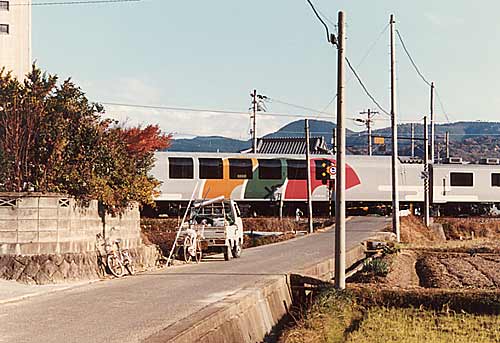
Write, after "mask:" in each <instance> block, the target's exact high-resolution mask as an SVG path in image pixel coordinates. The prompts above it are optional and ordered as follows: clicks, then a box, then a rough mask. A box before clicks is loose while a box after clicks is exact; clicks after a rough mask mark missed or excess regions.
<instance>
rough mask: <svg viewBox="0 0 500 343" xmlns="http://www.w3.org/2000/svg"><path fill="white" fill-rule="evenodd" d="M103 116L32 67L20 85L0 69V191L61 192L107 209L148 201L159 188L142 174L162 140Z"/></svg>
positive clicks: (157, 133) (67, 84) (154, 130)
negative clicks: (94, 201) (93, 202)
mask: <svg viewBox="0 0 500 343" xmlns="http://www.w3.org/2000/svg"><path fill="white" fill-rule="evenodd" d="M103 115H104V108H103V107H102V106H101V105H99V104H96V103H91V102H89V100H88V99H87V98H86V96H85V94H84V93H83V92H82V90H81V89H80V88H79V87H77V86H76V85H75V84H74V83H73V82H72V81H71V80H66V81H64V82H62V83H60V84H58V82H57V77H56V76H53V75H47V74H46V73H42V71H41V70H40V69H37V68H36V67H35V66H33V69H32V71H31V73H30V74H29V75H28V76H27V78H26V80H25V81H24V82H22V83H21V82H19V81H18V80H17V79H15V78H13V77H11V75H10V74H9V73H5V72H4V71H3V70H0V191H3V192H26V191H35V192H57V193H66V194H69V195H72V196H74V197H75V198H77V199H79V200H81V201H88V200H90V199H98V200H100V201H101V203H102V204H103V205H104V206H105V207H106V208H107V209H108V210H109V211H119V210H121V209H123V208H125V207H126V206H127V205H128V204H129V203H130V202H132V201H138V202H141V203H147V204H151V203H152V202H153V196H154V193H155V190H156V188H157V186H158V185H159V182H158V181H157V180H156V179H154V178H153V177H152V176H150V175H149V172H150V170H151V168H152V167H153V163H154V151H155V150H158V149H164V148H166V147H168V145H169V142H170V136H169V135H166V134H164V133H162V132H161V130H160V129H159V127H158V126H155V125H148V126H145V127H122V126H120V125H119V123H117V122H115V121H112V120H109V119H103V118H102V117H103Z"/></svg>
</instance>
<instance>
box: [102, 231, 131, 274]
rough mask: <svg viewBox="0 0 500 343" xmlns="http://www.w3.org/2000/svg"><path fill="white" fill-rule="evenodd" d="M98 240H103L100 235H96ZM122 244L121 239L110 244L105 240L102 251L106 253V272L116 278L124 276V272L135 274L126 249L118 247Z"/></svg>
mask: <svg viewBox="0 0 500 343" xmlns="http://www.w3.org/2000/svg"><path fill="white" fill-rule="evenodd" d="M97 237H98V238H100V239H103V237H102V235H101V234H98V235H97ZM121 242H122V240H121V238H118V239H115V240H113V242H112V243H110V242H109V240H108V239H106V240H105V242H104V244H102V245H104V250H105V252H106V265H107V267H108V270H109V271H110V272H111V274H113V275H114V276H116V277H122V276H123V275H125V270H126V271H127V272H128V273H129V274H130V275H134V274H135V267H134V263H133V261H132V257H131V256H130V253H129V251H128V250H126V249H122V248H121V247H120V243H121ZM113 245H116V247H117V249H113Z"/></svg>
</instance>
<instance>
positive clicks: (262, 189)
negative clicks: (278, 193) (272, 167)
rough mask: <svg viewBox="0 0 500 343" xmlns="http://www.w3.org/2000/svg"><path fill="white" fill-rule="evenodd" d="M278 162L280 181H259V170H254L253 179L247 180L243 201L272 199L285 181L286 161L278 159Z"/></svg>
mask: <svg viewBox="0 0 500 343" xmlns="http://www.w3.org/2000/svg"><path fill="white" fill-rule="evenodd" d="M280 162H281V179H274V180H260V179H259V168H255V170H254V172H253V177H252V179H251V180H248V183H247V186H246V188H245V199H268V200H273V199H274V198H273V197H274V196H275V195H274V194H273V193H274V191H275V190H276V189H278V188H279V187H281V186H283V184H284V183H285V180H286V160H284V159H280Z"/></svg>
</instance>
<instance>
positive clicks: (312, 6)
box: [306, 0, 333, 43]
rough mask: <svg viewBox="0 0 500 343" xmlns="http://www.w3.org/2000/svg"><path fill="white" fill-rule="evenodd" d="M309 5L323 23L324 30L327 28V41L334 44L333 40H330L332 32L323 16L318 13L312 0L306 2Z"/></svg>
mask: <svg viewBox="0 0 500 343" xmlns="http://www.w3.org/2000/svg"><path fill="white" fill-rule="evenodd" d="M306 1H307V2H308V3H309V6H311V9H312V10H313V12H314V14H315V15H316V18H318V20H319V21H320V22H321V24H323V26H324V28H325V31H326V40H327V41H328V42H330V43H333V42H332V41H331V40H330V30H329V29H328V25H326V23H325V21H324V20H323V19H322V18H321V16H320V15H319V13H318V11H317V10H316V8H315V7H314V5H313V3H312V2H311V0H306Z"/></svg>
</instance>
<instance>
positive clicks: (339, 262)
mask: <svg viewBox="0 0 500 343" xmlns="http://www.w3.org/2000/svg"><path fill="white" fill-rule="evenodd" d="M338 35H339V36H338V40H337V52H338V57H337V68H338V70H337V144H336V148H337V161H336V163H337V165H336V169H337V170H336V177H335V287H336V288H337V289H345V262H346V252H345V143H346V137H345V127H344V122H345V113H344V82H345V80H344V70H345V64H344V63H345V62H344V61H345V50H344V49H345V23H344V12H342V11H340V12H339V16H338Z"/></svg>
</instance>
